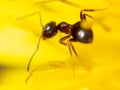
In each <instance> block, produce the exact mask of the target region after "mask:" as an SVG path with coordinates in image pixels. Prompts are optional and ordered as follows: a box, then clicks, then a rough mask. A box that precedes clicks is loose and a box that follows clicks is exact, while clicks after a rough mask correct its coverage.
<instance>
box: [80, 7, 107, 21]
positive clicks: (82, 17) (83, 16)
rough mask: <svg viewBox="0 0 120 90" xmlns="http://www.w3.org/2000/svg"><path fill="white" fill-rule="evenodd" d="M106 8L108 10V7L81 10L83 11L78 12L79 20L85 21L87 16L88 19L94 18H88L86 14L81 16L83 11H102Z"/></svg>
mask: <svg viewBox="0 0 120 90" xmlns="http://www.w3.org/2000/svg"><path fill="white" fill-rule="evenodd" d="M108 8H109V7H107V8H104V9H83V10H81V11H80V19H86V16H88V17H90V18H94V17H92V16H90V15H88V14H83V12H84V11H85V12H94V11H103V10H106V9H108Z"/></svg>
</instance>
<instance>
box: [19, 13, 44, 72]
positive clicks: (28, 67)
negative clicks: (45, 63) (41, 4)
mask: <svg viewBox="0 0 120 90" xmlns="http://www.w3.org/2000/svg"><path fill="white" fill-rule="evenodd" d="M35 14H39V17H40V24H41V27H42V28H43V24H42V19H41V14H40V13H39V12H34V13H31V14H29V15H26V16H22V17H19V18H17V19H23V18H26V17H29V16H31V15H35ZM41 38H42V35H40V36H39V39H38V44H37V47H36V49H35V51H34V53H33V54H32V56H31V57H30V59H29V62H28V66H27V71H29V69H30V64H31V61H32V59H33V57H34V56H35V54H36V53H37V51H38V49H39V45H40V40H41Z"/></svg>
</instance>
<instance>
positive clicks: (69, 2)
mask: <svg viewBox="0 0 120 90" xmlns="http://www.w3.org/2000/svg"><path fill="white" fill-rule="evenodd" d="M54 1H60V2H62V3H64V4H67V5H70V6H73V7H77V8H81V7H83V6H81V5H79V4H77V3H74V2H71V1H69V0H45V1H41V2H37V3H35V5H39V4H45V3H50V2H54Z"/></svg>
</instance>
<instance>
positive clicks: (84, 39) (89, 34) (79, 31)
mask: <svg viewBox="0 0 120 90" xmlns="http://www.w3.org/2000/svg"><path fill="white" fill-rule="evenodd" d="M56 1H57V0H56ZM60 1H61V2H63V3H66V4H69V5H72V6H75V7H78V5H77V4H75V3H72V2H70V1H67V0H60ZM48 2H50V1H48ZM39 3H40V2H38V3H36V4H39ZM43 3H45V2H43ZM105 9H107V8H105ZM105 9H83V10H81V11H80V20H79V21H77V22H76V23H75V24H73V25H71V24H69V23H67V22H61V23H59V24H58V25H56V22H55V21H51V22H49V23H47V24H46V25H45V26H43V24H42V20H41V14H40V13H39V12H35V13H32V14H29V15H26V16H23V17H20V18H18V19H21V18H24V17H28V16H31V15H34V14H39V16H40V24H41V26H42V29H43V31H42V34H41V35H40V36H39V40H38V44H37V47H36V50H35V51H34V53H33V55H32V56H31V58H30V60H29V62H28V66H27V71H29V68H30V64H31V61H32V59H33V57H34V56H35V54H36V52H37V51H38V49H39V44H40V40H41V38H42V39H43V40H45V39H49V38H52V37H54V36H55V35H56V34H57V33H58V31H60V32H62V33H65V34H67V35H66V36H65V37H62V38H61V39H60V40H59V43H60V44H63V45H65V46H67V47H68V50H69V52H70V55H71V56H72V50H73V52H74V54H75V55H76V56H78V54H77V52H76V50H75V48H74V46H73V45H72V42H81V43H86V44H88V43H92V41H93V31H92V28H91V27H89V28H85V27H84V26H83V24H84V22H87V21H86V16H88V17H90V18H93V17H92V16H90V15H88V14H85V13H83V12H84V11H85V12H93V11H100V10H105ZM70 37H72V38H70ZM66 39H69V40H68V42H67V43H65V42H64V41H65V40H66Z"/></svg>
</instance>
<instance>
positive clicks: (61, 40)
mask: <svg viewBox="0 0 120 90" xmlns="http://www.w3.org/2000/svg"><path fill="white" fill-rule="evenodd" d="M70 36H71V35H67V36H65V37H62V38H61V39H60V40H59V43H60V44H63V45H65V46H67V44H66V43H65V42H63V41H65V40H66V39H68V38H69V37H70Z"/></svg>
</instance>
